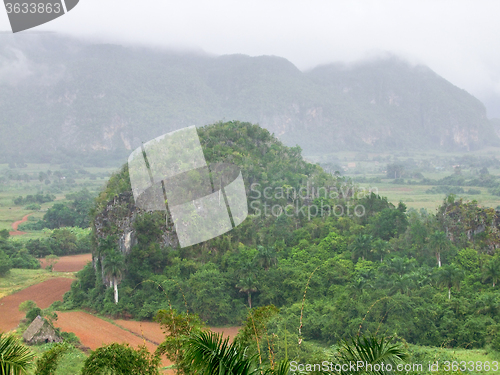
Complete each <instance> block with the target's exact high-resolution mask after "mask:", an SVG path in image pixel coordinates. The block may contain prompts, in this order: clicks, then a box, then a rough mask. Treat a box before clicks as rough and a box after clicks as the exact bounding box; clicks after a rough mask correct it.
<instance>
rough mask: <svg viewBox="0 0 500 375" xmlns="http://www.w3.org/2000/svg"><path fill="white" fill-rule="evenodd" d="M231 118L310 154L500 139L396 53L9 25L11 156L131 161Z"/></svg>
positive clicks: (4, 87) (3, 82)
mask: <svg viewBox="0 0 500 375" xmlns="http://www.w3.org/2000/svg"><path fill="white" fill-rule="evenodd" d="M233 119H234V120H241V121H248V122H252V123H259V124H260V125H261V126H262V127H264V128H267V129H268V130H269V131H270V132H272V133H274V134H275V135H276V136H278V137H279V138H280V139H281V140H282V141H283V142H284V143H285V144H288V145H295V144H298V145H299V146H301V147H302V148H303V149H304V153H305V154H316V155H318V154H323V153H329V152H334V151H338V150H360V151H370V150H373V151H395V150H402V149H420V150H444V151H448V150H449V151H451V150H453V151H456V150H473V149H478V148H482V147H485V146H490V145H500V139H499V138H498V136H497V135H496V133H495V131H494V129H493V126H492V124H491V123H490V121H489V120H488V119H487V117H486V111H485V108H484V106H483V105H482V104H481V102H479V100H477V99H476V98H474V97H473V96H472V95H470V94H468V93H467V92H466V91H464V90H462V89H459V88H457V87H455V86H454V85H452V84H451V83H449V82H447V81H446V80H444V79H443V78H441V77H439V76H438V75H437V74H435V73H434V72H432V71H431V70H430V69H429V68H426V67H424V66H411V65H409V64H407V63H406V62H403V61H401V60H399V59H397V58H395V57H391V58H387V59H382V60H376V61H367V62H362V63H358V64H354V65H350V66H346V65H342V64H330V65H325V66H320V67H317V68H315V69H312V70H310V71H307V72H301V71H300V70H298V69H297V68H296V67H295V66H294V65H293V64H292V63H290V62H289V61H287V60H286V59H283V58H279V57H274V56H260V57H249V56H244V55H228V56H218V57H216V56H210V55H203V54H194V53H180V52H171V51H165V50H153V49H148V48H139V47H123V46H118V45H110V44H92V43H87V42H82V41H79V40H76V39H71V38H68V37H63V36H60V35H57V34H51V33H23V34H20V35H17V34H16V35H12V34H8V33H5V34H0V150H1V156H0V157H3V159H6V158H7V159H8V158H19V157H20V155H23V157H24V158H25V159H27V160H35V159H36V160H43V161H51V160H52V161H53V162H57V161H60V160H65V159H67V158H79V159H80V160H81V158H82V157H85V158H86V159H87V160H89V159H90V160H93V161H94V162H97V161H99V160H101V159H102V158H110V157H112V156H114V157H120V158H122V157H124V155H127V154H128V153H129V151H130V150H131V149H134V148H135V147H137V146H138V145H140V143H141V142H146V141H148V140H150V139H152V138H154V137H156V136H158V135H161V134H163V133H166V132H168V131H171V130H175V129H179V128H182V127H185V126H189V125H193V124H194V125H197V126H202V125H206V124H210V123H214V122H217V121H221V120H233ZM122 161H123V159H122Z"/></svg>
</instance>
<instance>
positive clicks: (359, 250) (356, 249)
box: [350, 234, 373, 259]
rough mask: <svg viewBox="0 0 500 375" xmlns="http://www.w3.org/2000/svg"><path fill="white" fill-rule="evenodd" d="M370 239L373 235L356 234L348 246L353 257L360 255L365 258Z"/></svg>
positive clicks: (370, 243) (370, 242) (368, 250)
mask: <svg viewBox="0 0 500 375" xmlns="http://www.w3.org/2000/svg"><path fill="white" fill-rule="evenodd" d="M372 240H373V237H372V236H369V235H366V234H360V235H359V236H356V238H354V241H353V243H352V244H351V246H350V249H351V251H352V255H353V258H354V259H358V258H360V257H361V259H367V258H368V254H369V252H370V249H371V246H372Z"/></svg>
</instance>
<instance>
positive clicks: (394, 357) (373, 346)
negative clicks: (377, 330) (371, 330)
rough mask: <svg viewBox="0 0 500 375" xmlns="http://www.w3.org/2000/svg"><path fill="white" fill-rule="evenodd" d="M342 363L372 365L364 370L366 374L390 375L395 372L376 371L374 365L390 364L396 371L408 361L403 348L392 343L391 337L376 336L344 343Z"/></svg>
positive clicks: (342, 345)
mask: <svg viewBox="0 0 500 375" xmlns="http://www.w3.org/2000/svg"><path fill="white" fill-rule="evenodd" d="M339 356H340V361H342V362H343V363H353V362H354V363H358V362H362V363H367V364H371V365H372V368H371V369H368V368H366V369H364V372H363V373H365V374H380V375H384V374H389V373H393V371H387V370H382V369H380V370H374V369H373V367H375V366H374V365H379V366H380V365H381V364H382V363H384V364H385V367H387V365H388V364H390V365H391V366H392V369H393V370H394V369H395V368H396V366H397V365H398V364H400V363H402V362H404V361H405V360H406V359H407V354H406V353H405V351H404V350H403V348H402V347H401V346H400V345H398V344H393V343H392V338H391V337H381V338H378V337H376V336H369V337H364V336H362V337H360V336H355V337H354V338H352V339H351V340H350V341H345V340H344V341H342V344H341V348H340V352H339ZM348 373H349V372H348V371H347V372H346V371H342V374H348Z"/></svg>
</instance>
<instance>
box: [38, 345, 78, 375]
mask: <svg viewBox="0 0 500 375" xmlns="http://www.w3.org/2000/svg"><path fill="white" fill-rule="evenodd" d="M70 349H72V346H71V345H69V344H66V343H58V344H56V345H54V346H52V347H51V348H50V349H49V350H48V351H46V352H45V353H43V355H42V356H41V357H40V358H38V360H37V361H36V375H54V374H55V373H56V370H57V365H58V363H59V360H60V359H61V357H62V356H63V355H64V354H65V353H67V352H68V351H69V350H70Z"/></svg>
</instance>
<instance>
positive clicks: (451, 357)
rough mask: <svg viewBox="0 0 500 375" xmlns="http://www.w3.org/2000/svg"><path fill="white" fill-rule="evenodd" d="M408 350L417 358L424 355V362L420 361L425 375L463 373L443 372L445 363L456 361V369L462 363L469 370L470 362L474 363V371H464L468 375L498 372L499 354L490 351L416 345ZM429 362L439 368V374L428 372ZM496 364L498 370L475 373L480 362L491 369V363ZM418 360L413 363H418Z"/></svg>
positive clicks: (499, 365) (499, 366)
mask: <svg viewBox="0 0 500 375" xmlns="http://www.w3.org/2000/svg"><path fill="white" fill-rule="evenodd" d="M409 350H410V352H413V353H418V354H419V357H420V355H422V354H423V355H424V357H425V360H424V361H420V362H421V363H422V365H423V370H424V372H423V373H425V374H433V373H434V374H449V373H463V372H455V371H444V370H445V365H446V364H445V363H444V362H445V361H450V363H452V362H453V361H456V362H457V363H456V365H457V366H458V367H460V366H463V363H462V364H460V362H462V361H464V362H466V367H467V368H469V367H470V368H471V369H472V367H471V365H472V364H471V363H470V361H473V362H474V371H468V370H467V371H465V372H468V373H469V374H477V375H479V374H491V373H494V372H498V370H500V353H498V352H495V351H491V350H486V349H448V348H435V347H428V346H418V345H409ZM429 360H430V363H436V362H437V364H438V366H439V370H440V371H439V372H434V371H432V372H429ZM495 361H496V362H497V364H498V370H497V371H493V369H490V370H489V371H485V370H480V371H476V364H477V363H478V362H481V363H482V364H483V365H484V363H485V362H489V365H490V366H491V367H493V365H494V364H493V362H495ZM420 362H419V361H418V360H416V361H414V363H420Z"/></svg>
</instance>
